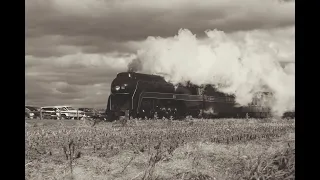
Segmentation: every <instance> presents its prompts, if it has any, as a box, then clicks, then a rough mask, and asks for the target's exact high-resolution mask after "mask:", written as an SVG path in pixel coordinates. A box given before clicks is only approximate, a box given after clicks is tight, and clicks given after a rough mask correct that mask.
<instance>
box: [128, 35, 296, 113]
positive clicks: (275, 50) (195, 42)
mask: <svg viewBox="0 0 320 180" xmlns="http://www.w3.org/2000/svg"><path fill="white" fill-rule="evenodd" d="M205 33H206V35H207V37H206V38H204V39H198V38H197V37H196V35H194V34H192V33H191V32H190V31H189V30H186V29H181V30H180V31H179V32H178V35H176V36H174V37H170V38H161V37H148V38H147V40H146V41H145V45H146V46H145V48H143V49H141V50H139V51H138V52H137V58H138V59H136V60H134V61H133V62H132V63H131V64H130V65H129V68H131V70H134V71H140V72H144V73H150V74H165V75H167V76H166V78H168V79H169V80H170V81H171V82H173V83H183V82H185V81H190V82H191V83H194V84H197V85H202V84H214V85H216V86H217V87H218V89H219V90H220V91H222V92H224V93H228V94H235V95H236V101H237V102H238V103H239V104H241V105H247V104H248V103H250V102H251V101H252V97H253V95H254V94H255V93H257V92H259V91H261V90H266V89H267V90H269V91H271V92H273V94H274V98H275V99H274V102H273V104H272V109H273V110H274V112H275V113H279V114H282V113H283V112H284V111H289V110H293V109H294V106H295V74H294V73H295V72H294V63H293V64H289V65H287V66H286V67H285V68H282V67H281V65H280V63H279V61H281V60H282V59H283V58H284V57H287V56H288V54H286V53H284V52H283V51H285V50H283V49H286V48H288V47H287V46H286V45H285V46H280V47H275V45H274V44H272V43H266V42H268V41H261V40H259V39H258V38H253V37H252V35H250V34H240V35H238V36H237V35H230V34H225V33H224V32H222V31H218V30H212V31H206V32H205ZM293 38H294V37H293ZM293 42H294V41H293ZM288 43H290V42H288ZM292 53H293V54H294V52H292ZM291 56H292V54H291ZM293 58H294V55H293ZM292 61H294V59H292Z"/></svg>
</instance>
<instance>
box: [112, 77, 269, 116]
mask: <svg viewBox="0 0 320 180" xmlns="http://www.w3.org/2000/svg"><path fill="white" fill-rule="evenodd" d="M201 90H202V91H201ZM260 95H262V96H268V95H269V93H267V92H264V93H261V94H260ZM260 98H261V96H260ZM126 112H127V113H129V116H130V117H132V118H154V117H155V116H157V117H158V118H163V117H165V118H170V117H172V118H175V119H179V118H185V117H186V116H192V117H195V118H196V117H203V118H209V117H210V118H212V117H247V116H250V117H257V118H264V117H269V116H270V108H268V107H266V106H264V105H263V104H261V103H259V98H254V99H253V102H252V103H251V104H249V105H248V106H239V105H238V104H237V103H236V102H235V97H234V96H233V95H228V94H225V93H221V92H219V91H217V90H216V88H214V86H211V85H206V86H202V87H199V86H196V85H193V84H191V83H187V84H186V85H181V84H179V85H176V86H175V85H173V84H171V83H169V82H167V81H166V80H165V79H164V78H163V77H162V76H158V75H149V74H141V73H136V72H122V73H118V74H117V76H116V78H115V79H114V80H113V81H112V83H111V94H110V96H109V98H108V104H107V109H106V114H107V115H108V117H109V120H116V119H118V118H119V117H120V116H124V115H125V113H126Z"/></svg>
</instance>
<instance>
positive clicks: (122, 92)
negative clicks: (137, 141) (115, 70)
mask: <svg viewBox="0 0 320 180" xmlns="http://www.w3.org/2000/svg"><path fill="white" fill-rule="evenodd" d="M135 88H136V81H135V79H134V78H133V77H132V76H131V74H130V73H119V74H118V75H117V77H116V78H115V79H114V80H113V81H112V83H111V94H110V95H109V98H108V104H107V109H106V114H107V115H108V119H109V120H115V119H117V118H118V117H119V116H124V115H125V112H126V111H128V110H129V111H130V109H131V106H132V96H133V94H134V92H135Z"/></svg>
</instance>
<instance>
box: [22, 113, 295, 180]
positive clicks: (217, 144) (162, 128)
mask: <svg viewBox="0 0 320 180" xmlns="http://www.w3.org/2000/svg"><path fill="white" fill-rule="evenodd" d="M70 122H71V121H70ZM70 122H64V121H63V122H59V123H52V124H50V125H48V124H46V122H41V124H39V123H38V125H34V123H33V124H29V125H28V127H26V140H25V142H26V179H68V178H69V179H86V180H89V179H139V180H141V179H143V180H147V179H159V180H160V179H217V180H220V179H222V180H223V179H248V180H249V179H257V180H258V179H294V175H295V166H294V165H295V160H294V129H295V126H294V121H272V120H270V121H269V122H266V121H262V120H232V119H225V120H188V121H170V120H141V121H140V120H130V121H125V122H124V121H121V122H120V123H117V122H114V123H99V124H96V125H95V126H91V125H89V124H86V123H85V122H82V121H77V122H76V123H74V124H71V123H70Z"/></svg>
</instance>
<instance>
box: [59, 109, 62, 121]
mask: <svg viewBox="0 0 320 180" xmlns="http://www.w3.org/2000/svg"><path fill="white" fill-rule="evenodd" d="M59 120H62V117H61V111H60V110H59Z"/></svg>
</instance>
